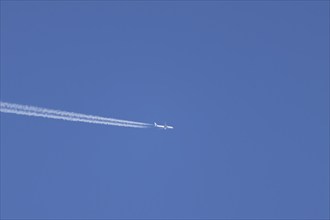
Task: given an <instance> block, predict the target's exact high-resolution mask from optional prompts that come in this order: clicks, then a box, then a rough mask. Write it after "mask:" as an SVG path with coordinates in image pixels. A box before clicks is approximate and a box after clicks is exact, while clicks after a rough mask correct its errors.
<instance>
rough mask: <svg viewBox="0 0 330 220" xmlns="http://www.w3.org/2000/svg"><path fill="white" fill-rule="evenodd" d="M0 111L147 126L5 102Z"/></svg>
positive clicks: (125, 125)
mask: <svg viewBox="0 0 330 220" xmlns="http://www.w3.org/2000/svg"><path fill="white" fill-rule="evenodd" d="M0 111H1V112H4V113H13V114H19V115H27V116H36V117H44V118H53V119H62V120H66V121H79V122H86V123H93V124H103V125H114V126H122V127H131V128H147V127H149V124H147V123H142V122H134V121H126V120H118V119H112V118H105V117H99V116H92V115H84V114H79V113H73V112H65V111H60V110H52V109H46V108H39V107H34V106H26V105H19V104H12V103H7V102H0Z"/></svg>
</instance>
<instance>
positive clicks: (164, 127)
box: [154, 122, 174, 130]
mask: <svg viewBox="0 0 330 220" xmlns="http://www.w3.org/2000/svg"><path fill="white" fill-rule="evenodd" d="M154 125H155V127H156V128H161V129H164V130H166V129H174V127H173V126H169V125H167V124H166V123H165V125H158V124H157V123H156V122H155V123H154Z"/></svg>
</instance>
